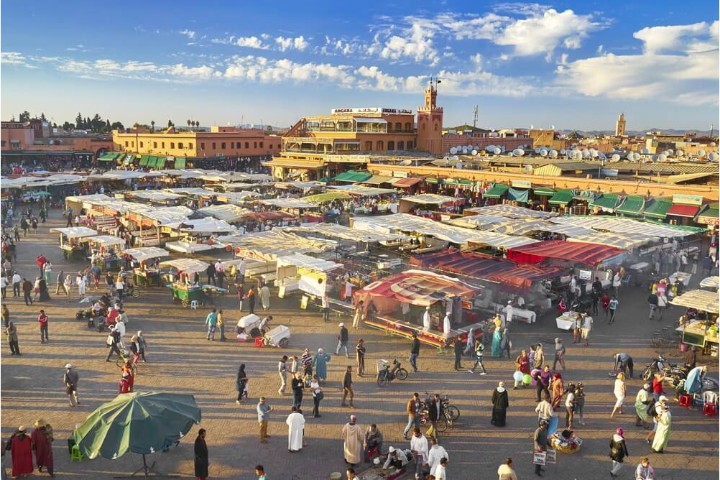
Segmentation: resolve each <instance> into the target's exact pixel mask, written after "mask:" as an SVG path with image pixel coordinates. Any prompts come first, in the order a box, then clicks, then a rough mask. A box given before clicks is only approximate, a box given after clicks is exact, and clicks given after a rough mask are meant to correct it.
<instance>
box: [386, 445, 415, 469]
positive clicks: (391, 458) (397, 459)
mask: <svg viewBox="0 0 720 480" xmlns="http://www.w3.org/2000/svg"><path fill="white" fill-rule="evenodd" d="M408 462H410V459H409V458H408V456H407V454H406V453H405V452H404V451H402V450H400V449H397V448H395V447H393V446H391V447H390V449H389V450H388V456H387V459H386V460H385V463H384V464H383V470H387V469H388V468H390V467H391V466H393V467H395V468H397V469H398V470H399V469H401V468H403V467H404V466H405V465H407V464H408Z"/></svg>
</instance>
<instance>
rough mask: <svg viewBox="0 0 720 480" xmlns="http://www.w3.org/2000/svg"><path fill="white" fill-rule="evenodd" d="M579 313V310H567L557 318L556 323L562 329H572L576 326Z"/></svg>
mask: <svg viewBox="0 0 720 480" xmlns="http://www.w3.org/2000/svg"><path fill="white" fill-rule="evenodd" d="M578 315H579V314H578V313H577V312H573V311H569V312H565V313H563V314H562V315H560V316H559V317H557V318H556V319H555V324H556V325H557V327H558V328H559V329H560V330H572V329H573V328H575V322H576V320H577V317H578ZM590 318H592V317H590Z"/></svg>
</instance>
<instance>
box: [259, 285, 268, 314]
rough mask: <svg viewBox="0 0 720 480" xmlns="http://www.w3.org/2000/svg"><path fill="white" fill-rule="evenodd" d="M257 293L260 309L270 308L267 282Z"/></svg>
mask: <svg viewBox="0 0 720 480" xmlns="http://www.w3.org/2000/svg"><path fill="white" fill-rule="evenodd" d="M258 293H259V295H260V305H261V306H262V309H263V310H270V287H268V286H267V283H266V284H264V285H263V286H262V287H261V288H260V291H259V292H258Z"/></svg>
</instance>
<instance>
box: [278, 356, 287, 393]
mask: <svg viewBox="0 0 720 480" xmlns="http://www.w3.org/2000/svg"><path fill="white" fill-rule="evenodd" d="M287 361H288V357H287V355H283V356H282V358H281V359H280V361H279V362H278V375H280V388H278V394H279V395H285V385H287Z"/></svg>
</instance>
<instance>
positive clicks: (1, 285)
mask: <svg viewBox="0 0 720 480" xmlns="http://www.w3.org/2000/svg"><path fill="white" fill-rule="evenodd" d="M7 287H8V279H7V277H6V276H5V272H3V274H2V276H0V293H2V299H3V300H5V299H6V298H7ZM6 326H7V325H6Z"/></svg>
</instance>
